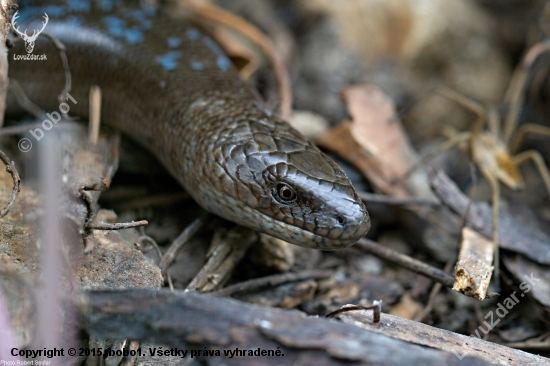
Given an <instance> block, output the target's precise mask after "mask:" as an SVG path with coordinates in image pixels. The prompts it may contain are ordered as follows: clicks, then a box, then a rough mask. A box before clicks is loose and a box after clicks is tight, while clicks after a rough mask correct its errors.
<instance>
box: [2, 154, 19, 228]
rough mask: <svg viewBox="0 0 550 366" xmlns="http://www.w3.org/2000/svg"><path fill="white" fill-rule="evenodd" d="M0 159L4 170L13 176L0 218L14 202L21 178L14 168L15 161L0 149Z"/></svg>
mask: <svg viewBox="0 0 550 366" xmlns="http://www.w3.org/2000/svg"><path fill="white" fill-rule="evenodd" d="M0 160H2V162H3V163H4V165H6V170H7V171H8V172H9V173H10V174H11V177H12V178H13V189H12V191H11V198H10V200H9V202H8V204H7V205H6V207H4V208H3V209H2V210H1V211H0V218H2V217H4V216H6V215H7V214H8V212H9V210H10V208H11V206H12V205H13V203H14V202H15V198H16V197H17V194H18V193H19V191H20V190H21V178H20V177H19V173H18V172H17V169H16V168H15V163H14V162H13V161H12V160H10V158H8V156H7V155H6V154H5V153H4V152H3V151H2V150H0Z"/></svg>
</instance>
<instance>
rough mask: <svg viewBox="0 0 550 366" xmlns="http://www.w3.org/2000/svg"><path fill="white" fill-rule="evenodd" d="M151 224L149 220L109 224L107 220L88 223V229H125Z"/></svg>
mask: <svg viewBox="0 0 550 366" xmlns="http://www.w3.org/2000/svg"><path fill="white" fill-rule="evenodd" d="M145 225H149V222H148V221H147V220H140V221H132V222H121V223H116V224H109V223H105V222H101V223H99V224H88V225H86V229H89V230H123V229H129V228H132V227H138V226H145Z"/></svg>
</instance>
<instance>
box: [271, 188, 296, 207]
mask: <svg viewBox="0 0 550 366" xmlns="http://www.w3.org/2000/svg"><path fill="white" fill-rule="evenodd" d="M275 198H276V199H277V200H278V201H280V202H281V203H292V202H294V201H295V200H296V192H294V189H292V187H290V186H289V185H288V184H285V183H279V184H277V186H276V187H275Z"/></svg>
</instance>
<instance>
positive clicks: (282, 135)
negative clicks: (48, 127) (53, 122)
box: [9, 1, 370, 250]
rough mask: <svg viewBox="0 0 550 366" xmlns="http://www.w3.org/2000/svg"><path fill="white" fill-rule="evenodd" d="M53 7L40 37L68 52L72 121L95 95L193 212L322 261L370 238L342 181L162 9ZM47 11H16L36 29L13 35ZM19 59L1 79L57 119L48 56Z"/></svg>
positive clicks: (220, 58) (193, 32)
mask: <svg viewBox="0 0 550 366" xmlns="http://www.w3.org/2000/svg"><path fill="white" fill-rule="evenodd" d="M72 3H73V4H74V3H75V2H72ZM102 3H103V4H105V2H104V1H103V2H102ZM48 4H49V5H51V2H48ZM60 4H62V6H61V7H60V8H58V10H56V12H55V14H52V12H51V11H50V14H48V15H49V17H50V20H49V23H48V25H47V27H46V29H45V32H48V33H50V34H52V35H54V36H55V37H57V38H58V39H59V40H60V41H61V42H63V43H64V44H65V46H66V47H67V57H68V60H69V66H70V69H71V73H72V78H73V80H72V91H71V95H72V96H73V97H74V98H75V99H76V100H77V101H78V104H77V105H75V106H71V112H70V113H71V114H78V115H82V116H87V114H88V97H87V95H88V90H89V87H90V85H93V84H96V85H99V86H100V87H101V88H102V91H103V107H102V121H103V123H105V124H108V125H111V126H113V127H115V128H117V129H120V130H121V131H122V132H124V133H126V134H127V135H129V136H131V137H132V138H134V139H135V140H137V141H138V142H140V143H141V144H143V145H144V146H145V147H147V148H148V149H149V150H150V151H151V152H153V153H154V154H155V155H156V156H157V157H158V158H159V159H160V160H161V161H162V163H163V164H164V165H165V166H166V168H167V169H168V170H169V171H170V172H171V174H172V175H173V176H174V177H176V179H177V180H178V181H179V182H180V183H181V184H182V185H183V186H184V187H185V189H186V190H187V191H188V192H189V194H191V196H192V197H193V198H194V199H195V200H196V201H197V202H198V203H199V204H200V205H201V206H202V207H204V208H205V209H206V210H208V211H210V212H212V213H214V214H216V215H219V216H221V217H223V218H225V219H227V220H230V221H233V222H235V223H238V224H241V225H243V226H246V227H249V228H251V229H255V230H258V231H261V232H264V233H267V234H270V235H273V236H276V237H278V238H281V239H283V240H286V241H288V242H291V243H294V244H298V245H302V246H306V247H313V248H318V249H325V250H332V249H339V248H342V247H346V246H349V245H351V244H353V243H355V242H356V241H357V240H358V239H359V238H361V237H362V236H363V235H365V234H366V233H367V231H368V229H369V228H370V219H369V216H368V213H367V210H366V209H365V207H364V205H363V203H362V202H361V200H360V199H359V197H358V196H357V194H356V192H355V190H354V189H353V187H352V186H351V184H350V182H349V181H348V179H347V178H346V176H345V174H344V173H343V172H342V170H341V169H340V168H339V167H338V166H337V165H336V164H335V163H334V162H333V161H332V160H330V159H329V158H328V157H327V156H325V155H324V154H323V153H322V152H321V151H319V149H317V147H315V146H313V145H312V144H311V143H309V142H308V141H307V140H306V139H305V138H304V137H303V136H302V135H301V134H300V133H299V132H297V131H296V130H294V129H293V128H292V127H290V125H289V124H287V123H286V122H285V121H283V120H281V119H280V118H278V117H277V116H275V115H273V114H272V113H271V112H270V111H268V110H267V109H266V108H265V107H263V106H262V104H261V102H260V101H259V100H258V98H257V96H256V93H255V92H253V91H252V90H251V89H250V88H249V87H248V86H247V85H246V84H245V83H244V82H243V81H241V80H240V79H239V78H238V75H237V73H236V72H235V70H234V69H233V68H232V66H231V65H230V63H229V60H228V59H227V58H226V57H225V55H223V53H222V52H221V50H220V49H219V47H218V46H217V45H216V44H215V43H214V42H213V41H212V40H211V39H210V38H209V37H208V36H207V35H205V34H203V33H201V32H200V31H198V30H197V29H196V28H193V27H192V26H191V25H190V24H189V23H188V22H186V21H182V20H174V19H171V18H170V17H169V16H167V15H166V14H163V13H162V12H161V10H160V9H156V10H155V9H147V10H143V8H137V7H135V6H134V5H133V4H124V3H123V4H121V5H117V6H112V7H111V8H110V9H109V6H107V7H105V6H104V7H103V8H100V6H99V5H97V4H96V3H92V6H91V7H90V8H89V9H84V10H82V9H74V8H73V9H70V8H69V7H68V6H66V5H64V4H65V3H64V2H62V3H60ZM98 4H99V3H98ZM48 9H51V8H45V7H43V8H38V7H33V8H25V7H24V4H22V6H21V9H20V15H21V17H20V19H21V18H23V15H25V17H26V18H32V20H33V21H32V22H31V23H26V24H25V23H24V21H25V20H24V19H21V24H22V26H21V27H20V29H25V28H27V29H29V34H30V33H31V30H32V29H40V26H41V24H40V21H42V20H43V19H41V16H43V14H44V12H47V11H48ZM59 9H61V11H60V10H59ZM75 17H78V18H75ZM75 19H78V22H79V25H78V26H77V25H74V24H75ZM24 53H25V49H24V44H23V42H18V44H16V46H15V47H14V49H12V50H11V51H10V55H9V58H10V70H9V76H10V77H11V78H14V79H17V80H18V81H19V82H20V83H21V85H22V86H23V88H24V89H25V91H26V92H27V95H28V96H29V98H30V99H31V100H33V101H34V102H36V103H37V104H39V105H40V106H41V107H43V108H44V109H46V110H48V111H51V110H57V109H58V105H59V102H58V101H57V95H58V93H59V92H60V91H61V90H62V89H63V83H64V75H63V69H62V66H61V62H60V60H59V57H58V54H57V51H56V50H55V49H54V48H53V46H52V44H51V42H50V41H48V40H47V39H46V38H45V37H39V38H38V40H37V41H36V46H35V49H34V52H33V53H34V54H36V55H40V54H46V55H47V61H21V60H15V61H14V60H13V56H12V54H24ZM287 188H288V189H290V191H289V190H287ZM285 194H286V195H287V196H285Z"/></svg>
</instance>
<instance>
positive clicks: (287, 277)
mask: <svg viewBox="0 0 550 366" xmlns="http://www.w3.org/2000/svg"><path fill="white" fill-rule="evenodd" d="M332 275H334V272H332V271H326V270H325V271H323V270H307V271H301V272H295V273H283V274H278V275H272V276H266V277H262V278H255V279H253V280H248V281H244V282H240V283H237V284H235V285H231V286H227V287H225V288H222V289H220V290H217V291H213V292H211V293H210V294H211V295H213V296H231V295H234V294H236V293H238V292H254V291H259V290H263V289H265V288H269V287H275V286H279V285H282V284H285V283H288V282H294V281H302V280H307V279H322V278H329V277H330V276H332Z"/></svg>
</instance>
